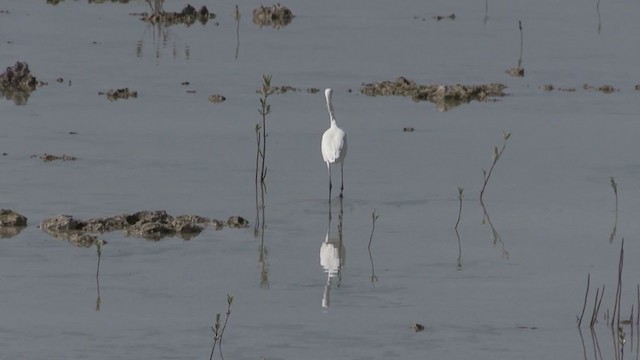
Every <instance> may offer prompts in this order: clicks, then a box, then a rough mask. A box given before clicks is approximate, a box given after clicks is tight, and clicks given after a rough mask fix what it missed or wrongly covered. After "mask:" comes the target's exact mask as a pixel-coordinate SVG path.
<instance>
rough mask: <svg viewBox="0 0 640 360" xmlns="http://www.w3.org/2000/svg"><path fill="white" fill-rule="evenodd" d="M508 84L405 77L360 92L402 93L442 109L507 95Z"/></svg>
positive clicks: (368, 93) (368, 86)
mask: <svg viewBox="0 0 640 360" xmlns="http://www.w3.org/2000/svg"><path fill="white" fill-rule="evenodd" d="M506 87H507V86H506V85H503V84H499V83H493V84H484V85H460V84H455V85H442V84H436V85H419V84H416V83H415V82H414V81H412V80H409V79H407V78H405V77H402V76H401V77H399V78H397V79H396V80H395V81H381V82H377V83H370V84H364V85H363V86H362V88H361V89H360V92H361V93H363V94H365V95H369V96H380V95H382V96H389V95H402V96H410V97H411V98H412V99H413V101H431V102H433V103H435V104H436V105H437V106H438V108H439V109H440V110H441V111H446V110H449V109H451V108H453V107H455V106H458V105H461V104H465V103H469V102H471V101H472V100H476V101H488V100H489V98H490V97H497V96H505V95H506V94H505V93H504V92H503V90H504V89H506Z"/></svg>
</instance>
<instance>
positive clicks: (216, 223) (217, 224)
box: [211, 219, 224, 230]
mask: <svg viewBox="0 0 640 360" xmlns="http://www.w3.org/2000/svg"><path fill="white" fill-rule="evenodd" d="M211 224H212V225H213V228H214V229H216V230H222V228H224V221H220V220H216V219H211Z"/></svg>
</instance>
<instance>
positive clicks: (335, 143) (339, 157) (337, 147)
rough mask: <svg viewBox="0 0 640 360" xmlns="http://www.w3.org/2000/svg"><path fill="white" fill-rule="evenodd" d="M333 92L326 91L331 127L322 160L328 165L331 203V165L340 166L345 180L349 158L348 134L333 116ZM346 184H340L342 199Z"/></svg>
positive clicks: (322, 148) (325, 134) (326, 135)
mask: <svg viewBox="0 0 640 360" xmlns="http://www.w3.org/2000/svg"><path fill="white" fill-rule="evenodd" d="M332 94H333V91H332V90H331V89H326V90H325V91H324V96H325V98H326V100H327V110H329V121H330V122H331V126H329V128H328V129H327V130H326V131H325V132H324V134H322V144H321V150H322V158H323V159H324V162H325V163H326V164H327V170H328V172H329V201H331V164H340V177H341V179H342V180H344V177H343V169H344V159H345V157H346V156H347V134H346V133H345V132H344V131H343V130H342V129H340V128H339V127H338V124H337V123H336V117H335V116H334V114H333V104H332V103H331V95H332ZM343 189H344V182H342V183H341V184H340V197H341V198H342V190H343Z"/></svg>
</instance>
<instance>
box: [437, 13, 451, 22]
mask: <svg viewBox="0 0 640 360" xmlns="http://www.w3.org/2000/svg"><path fill="white" fill-rule="evenodd" d="M433 19H434V20H435V21H440V20H443V19H449V20H455V19H456V14H454V13H451V15H444V16H443V15H436V16H434V17H433Z"/></svg>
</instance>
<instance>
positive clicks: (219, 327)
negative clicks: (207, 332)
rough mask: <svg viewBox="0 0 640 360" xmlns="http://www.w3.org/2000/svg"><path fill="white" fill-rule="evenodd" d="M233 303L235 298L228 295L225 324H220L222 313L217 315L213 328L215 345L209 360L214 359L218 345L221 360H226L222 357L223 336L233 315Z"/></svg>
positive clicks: (212, 347)
mask: <svg viewBox="0 0 640 360" xmlns="http://www.w3.org/2000/svg"><path fill="white" fill-rule="evenodd" d="M232 303H233V296H231V295H228V294H227V314H226V316H225V318H224V323H223V324H221V323H220V313H218V314H216V321H215V323H214V326H212V327H211V330H212V331H213V345H212V346H211V355H209V360H212V359H213V354H214V352H215V350H216V345H218V350H219V351H220V359H222V360H224V356H223V355H222V336H223V335H224V331H225V329H226V328H227V322H228V321H229V316H230V315H231V304H232Z"/></svg>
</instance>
